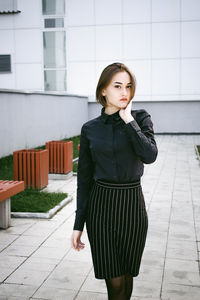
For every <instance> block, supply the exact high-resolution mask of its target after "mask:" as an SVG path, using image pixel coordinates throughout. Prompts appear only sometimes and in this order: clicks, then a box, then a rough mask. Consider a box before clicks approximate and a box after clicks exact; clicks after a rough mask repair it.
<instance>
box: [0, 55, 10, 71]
mask: <svg viewBox="0 0 200 300" xmlns="http://www.w3.org/2000/svg"><path fill="white" fill-rule="evenodd" d="M0 72H1V73H10V72H11V56H10V55H0Z"/></svg>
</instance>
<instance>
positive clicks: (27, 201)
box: [11, 189, 68, 212]
mask: <svg viewBox="0 0 200 300" xmlns="http://www.w3.org/2000/svg"><path fill="white" fill-rule="evenodd" d="M67 196H68V194H67V193H48V192H40V191H39V190H32V189H30V190H29V189H25V190H24V191H22V192H21V193H19V194H17V195H15V196H13V197H11V199H12V200H11V211H12V212H47V211H49V210H50V209H51V208H53V207H54V206H56V205H57V204H58V203H60V202H61V201H62V200H63V199H65V198H67Z"/></svg>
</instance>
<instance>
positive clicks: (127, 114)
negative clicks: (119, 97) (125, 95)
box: [119, 100, 134, 123]
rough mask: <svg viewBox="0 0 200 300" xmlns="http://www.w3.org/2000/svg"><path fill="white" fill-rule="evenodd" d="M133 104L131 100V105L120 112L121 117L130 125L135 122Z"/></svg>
mask: <svg viewBox="0 0 200 300" xmlns="http://www.w3.org/2000/svg"><path fill="white" fill-rule="evenodd" d="M132 102H133V100H131V101H130V102H129V104H128V105H127V106H126V108H121V109H120V111H119V115H120V117H121V118H122V120H124V122H125V123H129V122H131V121H133V120H134V118H133V116H132V114H131V108H132Z"/></svg>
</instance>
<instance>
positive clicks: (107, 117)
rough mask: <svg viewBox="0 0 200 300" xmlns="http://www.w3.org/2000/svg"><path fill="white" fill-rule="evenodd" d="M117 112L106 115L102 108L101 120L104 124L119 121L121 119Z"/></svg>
mask: <svg viewBox="0 0 200 300" xmlns="http://www.w3.org/2000/svg"><path fill="white" fill-rule="evenodd" d="M119 111H120V110H118V111H116V112H115V113H113V114H111V115H108V114H106V113H105V107H102V109H101V118H102V119H103V121H104V122H105V123H106V122H114V121H119V120H120V119H121V117H120V115H119Z"/></svg>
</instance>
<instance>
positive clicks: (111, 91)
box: [102, 71, 131, 109]
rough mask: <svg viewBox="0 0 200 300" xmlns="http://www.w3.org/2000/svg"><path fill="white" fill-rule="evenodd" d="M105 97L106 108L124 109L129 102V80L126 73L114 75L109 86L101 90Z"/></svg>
mask: <svg viewBox="0 0 200 300" xmlns="http://www.w3.org/2000/svg"><path fill="white" fill-rule="evenodd" d="M102 95H103V96H105V97H106V107H107V106H110V107H113V108H115V109H116V108H117V109H121V108H126V106H127V105H128V103H129V102H130V100H131V79H130V75H129V74H128V73H127V72H126V71H122V72H118V73H116V74H115V75H114V76H113V77H112V79H111V81H110V83H109V85H108V86H107V87H106V88H105V89H103V90H102Z"/></svg>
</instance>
